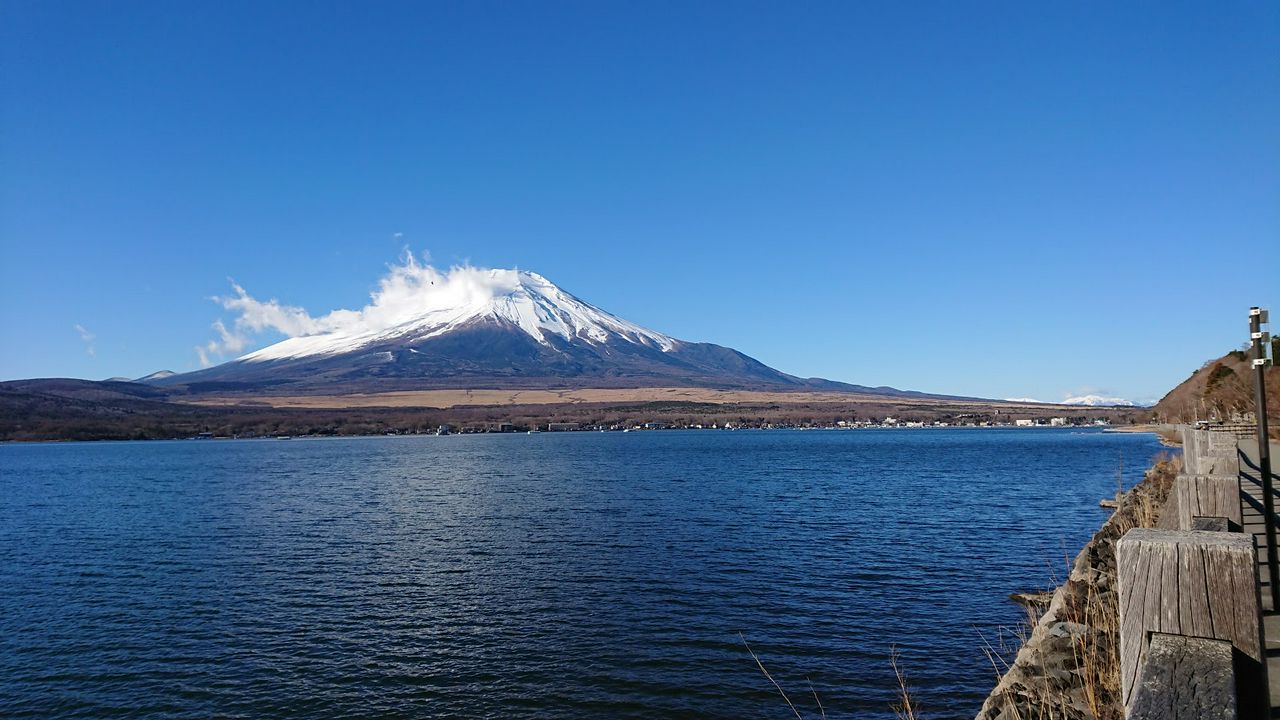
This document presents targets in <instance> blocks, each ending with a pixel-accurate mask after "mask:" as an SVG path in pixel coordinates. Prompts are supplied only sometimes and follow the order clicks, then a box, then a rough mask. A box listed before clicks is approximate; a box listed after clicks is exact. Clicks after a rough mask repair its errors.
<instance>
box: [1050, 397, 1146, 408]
mask: <svg viewBox="0 0 1280 720" xmlns="http://www.w3.org/2000/svg"><path fill="white" fill-rule="evenodd" d="M1062 404H1063V405H1082V406H1086V407H1133V406H1134V403H1133V401H1131V400H1126V399H1124V398H1118V397H1104V396H1102V395H1080V396H1077V397H1069V398H1067V399H1066V400H1063V401H1062Z"/></svg>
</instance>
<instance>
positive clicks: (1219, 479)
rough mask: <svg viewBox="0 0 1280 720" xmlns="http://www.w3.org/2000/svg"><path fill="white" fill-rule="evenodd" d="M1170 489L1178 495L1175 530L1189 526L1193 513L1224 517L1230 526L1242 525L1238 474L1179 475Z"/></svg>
mask: <svg viewBox="0 0 1280 720" xmlns="http://www.w3.org/2000/svg"><path fill="white" fill-rule="evenodd" d="M1173 492H1174V493H1175V494H1176V495H1177V497H1178V501H1177V508H1178V527H1177V529H1178V530H1191V529H1192V528H1191V519H1192V518H1194V517H1196V516H1197V515H1202V516H1206V517H1224V518H1226V519H1227V521H1228V522H1229V523H1231V527H1232V528H1233V529H1239V528H1241V527H1242V518H1241V511H1240V478H1239V476H1237V475H1179V476H1178V477H1177V479H1175V480H1174V481H1173Z"/></svg>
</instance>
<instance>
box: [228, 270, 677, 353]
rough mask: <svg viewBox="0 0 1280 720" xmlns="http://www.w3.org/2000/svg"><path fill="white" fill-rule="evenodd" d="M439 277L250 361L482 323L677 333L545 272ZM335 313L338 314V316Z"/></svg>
mask: <svg viewBox="0 0 1280 720" xmlns="http://www.w3.org/2000/svg"><path fill="white" fill-rule="evenodd" d="M467 270H468V272H456V271H455V272H452V273H450V274H448V275H437V276H434V277H431V276H425V277H416V276H415V277H413V278H411V280H410V281H406V283H404V284H402V285H401V286H385V285H384V287H383V288H382V290H381V291H380V292H382V293H383V294H384V295H389V294H391V293H394V294H395V298H396V301H395V302H381V303H379V302H375V303H374V304H373V305H371V306H369V307H366V308H365V309H364V310H361V311H358V312H356V311H348V312H349V314H347V315H340V316H337V317H336V318H335V322H334V323H333V325H334V326H335V327H333V328H332V329H325V328H318V330H320V331H319V332H315V333H313V334H306V335H300V336H297V337H292V338H289V339H288V340H284V341H282V342H279V343H276V344H275V345H271V346H268V347H265V348H263V349H261V350H258V351H256V352H252V353H249V354H248V355H245V356H243V357H241V358H240V360H243V361H248V362H257V361H267V360H284V359H293V358H302V357H307V356H315V355H336V354H341V353H348V352H354V351H357V350H359V349H361V348H364V347H366V346H371V345H380V344H382V343H386V342H390V341H396V342H404V343H406V344H410V345H411V344H412V343H415V342H419V341H424V340H429V339H431V338H436V337H440V336H443V335H446V334H448V333H450V332H451V331H453V330H456V329H459V328H462V327H464V326H469V325H472V324H476V323H486V322H496V323H499V324H505V325H508V326H511V327H515V328H519V329H520V330H521V331H523V332H524V333H526V334H527V335H529V336H530V337H532V338H533V339H534V340H536V341H537V342H538V343H539V344H541V345H544V346H547V347H552V346H553V343H552V340H553V339H555V338H558V339H560V340H563V341H566V342H585V343H590V344H596V345H601V344H606V343H611V342H627V343H633V344H637V345H643V346H646V347H649V348H653V349H655V350H661V351H662V352H670V351H671V350H672V349H674V348H675V347H676V345H677V342H678V341H676V340H675V339H674V338H671V337H668V336H667V335H663V334H662V333H658V332H654V331H652V330H648V329H646V328H643V327H640V326H639V325H636V324H634V323H631V322H628V321H626V320H623V319H622V318H619V317H617V316H616V315H612V314H610V313H607V312H605V311H603V310H601V309H599V308H597V307H595V306H594V305H591V304H589V303H586V302H584V301H582V300H579V299H578V298H576V297H574V296H573V295H571V294H569V293H567V292H565V291H564V290H561V289H560V288H559V287H557V286H556V285H555V284H554V283H552V282H551V281H550V280H547V279H546V278H545V277H543V276H541V275H539V274H537V273H533V272H528V271H521V270H500V269H495V270H481V269H470V268H469V269H467ZM335 315H336V314H335Z"/></svg>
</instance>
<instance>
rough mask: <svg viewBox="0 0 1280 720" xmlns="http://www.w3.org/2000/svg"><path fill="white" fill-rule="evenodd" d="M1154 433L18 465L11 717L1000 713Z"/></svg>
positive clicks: (211, 450)
mask: <svg viewBox="0 0 1280 720" xmlns="http://www.w3.org/2000/svg"><path fill="white" fill-rule="evenodd" d="M1160 449H1161V448H1160V445H1159V443H1158V442H1157V441H1156V439H1155V437H1154V436H1153V435H1147V434H1123V433H1102V432H1097V431H1094V430H1083V431H1081V430H1076V431H1072V430H1057V429H1052V430H1051V429H1016V430H1015V429H958V428H957V429H929V430H859V431H733V432H729V431H658V432H633V433H542V434H537V435H456V436H448V437H434V436H411V437H374V438H352V439H295V440H238V441H175V442H136V443H73V444H10V445H0V716H3V717H8V718H28V717H29V718H77V717H86V718H88V717H93V718H100V717H125V716H127V717H131V718H161V717H164V718H185V717H190V718H207V717H214V716H219V717H243V718H295V717H296V718H302V717H306V718H314V717H351V716H361V717H386V718H397V717H403V718H431V717H441V718H445V717H467V718H515V717H548V718H550V717H555V718H654V717H671V718H674V717H720V718H786V717H794V716H793V715H792V714H791V711H790V710H789V709H788V707H787V706H786V704H785V702H784V701H783V700H782V698H781V697H780V696H779V695H778V693H777V691H776V690H775V689H774V688H773V687H772V685H771V684H770V683H769V681H768V680H767V679H766V678H765V677H764V676H763V675H762V674H761V672H760V670H759V669H758V668H757V667H756V664H755V661H754V660H753V659H752V657H751V655H750V654H749V653H748V651H747V649H746V647H745V646H744V644H743V638H745V640H746V642H747V643H749V644H750V646H751V648H752V649H753V650H754V651H755V652H756V653H757V654H758V655H759V657H760V659H761V661H762V662H763V663H764V665H765V666H766V667H767V668H768V670H769V671H770V672H771V673H772V674H773V676H774V678H775V679H777V681H778V682H779V683H780V684H781V685H782V687H783V688H784V689H785V690H786V691H787V692H788V694H789V695H791V697H792V700H793V701H795V702H796V705H797V707H798V708H799V709H800V711H801V712H802V713H804V714H805V715H806V716H812V717H817V716H818V710H817V706H816V704H815V702H814V693H815V692H816V694H817V696H818V698H820V699H821V702H822V705H823V706H824V707H825V709H826V712H827V714H828V716H830V717H849V716H857V717H859V718H878V717H892V712H891V711H890V710H889V703H891V702H893V701H894V699H895V695H896V681H895V679H894V674H893V670H892V668H891V667H890V664H889V657H890V652H891V650H892V649H893V648H895V647H896V648H897V651H898V652H899V653H900V655H901V657H900V660H899V663H900V665H901V667H902V668H903V670H904V671H905V672H906V674H907V676H908V679H909V681H910V683H911V684H912V686H914V688H915V695H916V699H917V700H918V702H919V703H920V704H921V705H922V706H923V711H924V713H925V714H926V715H927V716H928V717H932V718H944V717H947V718H949V717H971V716H972V715H973V714H974V713H976V711H977V710H978V707H979V705H980V704H981V702H982V699H983V698H984V697H985V696H986V693H987V692H988V691H989V690H990V688H991V686H992V685H993V684H994V682H995V673H994V671H993V669H992V667H991V664H990V663H989V662H988V660H987V658H986V656H985V655H984V652H983V647H984V643H986V642H990V643H992V644H997V643H998V642H999V640H998V638H999V637H1000V635H1001V631H1000V628H1001V627H1008V626H1012V625H1014V624H1016V623H1017V622H1018V621H1019V619H1020V618H1021V617H1023V615H1024V613H1023V612H1022V610H1021V609H1020V608H1019V607H1018V606H1016V605H1014V604H1013V603H1012V602H1011V601H1009V599H1008V595H1009V593H1011V592H1015V591H1021V590H1029V589H1037V588H1042V587H1045V586H1048V585H1050V584H1052V583H1053V582H1054V581H1055V580H1057V579H1060V578H1061V577H1063V576H1064V575H1065V573H1066V568H1067V564H1068V560H1069V558H1071V557H1074V555H1075V553H1076V552H1077V551H1078V550H1079V548H1080V546H1081V545H1082V544H1083V543H1084V542H1085V541H1087V540H1088V538H1089V536H1090V535H1091V534H1092V533H1093V532H1094V531H1095V530H1096V529H1097V528H1098V526H1099V525H1100V524H1101V523H1102V522H1103V521H1104V520H1105V519H1106V517H1107V514H1106V512H1105V511H1103V510H1100V509H1099V508H1098V500H1099V499H1101V498H1103V497H1109V496H1110V495H1112V494H1113V493H1114V492H1115V489H1116V482H1117V477H1116V476H1117V471H1118V470H1119V469H1120V467H1121V465H1122V466H1123V473H1124V478H1125V480H1124V482H1125V486H1126V487H1128V486H1130V485H1132V484H1133V483H1135V482H1136V481H1137V480H1139V479H1140V478H1141V476H1142V472H1143V470H1144V469H1145V468H1146V467H1147V466H1149V464H1150V460H1151V458H1152V456H1154V455H1155V454H1156V453H1157V452H1159V451H1160Z"/></svg>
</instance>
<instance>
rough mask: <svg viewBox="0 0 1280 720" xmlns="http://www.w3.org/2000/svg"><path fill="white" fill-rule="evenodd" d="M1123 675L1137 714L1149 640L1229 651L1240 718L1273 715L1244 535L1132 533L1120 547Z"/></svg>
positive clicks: (1251, 558) (1253, 567) (1254, 572)
mask: <svg viewBox="0 0 1280 720" xmlns="http://www.w3.org/2000/svg"><path fill="white" fill-rule="evenodd" d="M1116 564H1117V569H1118V585H1119V588H1118V589H1119V598H1118V599H1119V604H1120V672H1121V689H1122V701H1123V703H1124V707H1125V709H1126V716H1127V715H1128V714H1129V711H1130V710H1132V705H1133V701H1134V690H1135V687H1136V686H1137V684H1138V681H1139V673H1140V672H1141V671H1142V668H1143V666H1144V664H1145V663H1146V660H1147V654H1148V648H1149V645H1150V636H1151V633H1164V634H1170V635H1187V636H1191V637H1198V638H1205V639H1210V640H1223V641H1226V642H1229V643H1231V645H1232V646H1233V647H1234V648H1235V650H1236V659H1237V660H1238V661H1239V664H1238V665H1237V666H1236V688H1237V697H1238V703H1239V706H1240V710H1241V712H1242V717H1250V716H1251V713H1252V712H1256V711H1257V710H1258V709H1259V708H1266V707H1269V698H1268V689H1267V682H1266V655H1265V649H1264V648H1265V645H1264V641H1263V635H1262V611H1261V605H1260V603H1259V595H1258V567H1257V559H1256V557H1255V551H1254V546H1253V539H1252V538H1251V537H1249V536H1247V535H1244V534H1242V533H1222V532H1206V531H1192V530H1153V529H1147V528H1138V529H1134V530H1130V531H1129V532H1128V533H1126V534H1125V536H1124V537H1123V538H1121V539H1120V542H1119V543H1117V544H1116Z"/></svg>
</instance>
